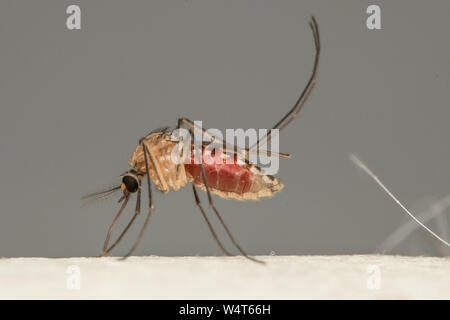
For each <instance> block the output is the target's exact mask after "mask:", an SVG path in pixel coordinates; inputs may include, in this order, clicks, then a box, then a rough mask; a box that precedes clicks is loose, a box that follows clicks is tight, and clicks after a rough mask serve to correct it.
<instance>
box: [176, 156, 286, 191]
mask: <svg viewBox="0 0 450 320" xmlns="http://www.w3.org/2000/svg"><path fill="white" fill-rule="evenodd" d="M202 153H203V155H202V156H203V161H202V163H203V167H204V169H205V175H206V179H207V181H208V186H209V188H210V190H211V192H213V193H215V194H217V195H219V196H221V197H224V198H228V197H232V198H236V199H257V198H259V197H267V196H271V195H272V193H274V192H276V191H279V190H281V188H282V187H283V185H282V184H281V183H280V182H279V180H278V179H276V178H274V177H272V176H268V175H264V174H262V173H261V172H260V170H259V169H258V168H257V167H255V166H252V165H248V164H246V163H244V162H241V161H238V159H237V157H236V156H232V155H227V154H224V153H223V152H222V151H221V150H216V152H215V153H214V152H212V154H211V158H210V160H209V161H207V160H208V159H206V156H205V152H204V150H203V152H202ZM226 159H229V162H231V159H232V162H233V163H226V162H227V161H226ZM184 168H185V171H186V175H187V177H188V179H189V180H190V181H191V182H192V183H193V184H195V185H197V186H200V187H203V188H204V183H203V178H202V174H201V168H200V164H196V163H194V155H193V152H192V155H191V163H189V164H185V165H184Z"/></svg>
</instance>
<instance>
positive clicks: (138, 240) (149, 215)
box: [123, 140, 155, 259]
mask: <svg viewBox="0 0 450 320" xmlns="http://www.w3.org/2000/svg"><path fill="white" fill-rule="evenodd" d="M141 144H142V148H143V151H144V160H145V171H146V174H147V184H148V201H149V203H148V208H149V209H148V213H147V217H146V218H145V221H144V225H143V226H142V228H141V231H140V232H139V235H138V237H137V239H136V242H135V243H134V245H133V247H131V249H130V251H128V253H127V254H126V255H125V256H124V257H123V259H126V258H128V257H129V256H130V255H131V254H132V253H133V252H134V250H135V249H136V247H137V246H138V245H139V242H141V239H142V236H143V235H144V232H145V229H146V228H147V225H148V222H149V221H150V217H151V215H152V212H153V210H154V208H155V207H154V206H153V198H152V188H151V183H150V169H149V166H148V158H147V154H150V158H152V154H151V152H150V150H148V149H147V146H146V145H145V142H144V141H143V140H142V141H141ZM136 206H137V204H136Z"/></svg>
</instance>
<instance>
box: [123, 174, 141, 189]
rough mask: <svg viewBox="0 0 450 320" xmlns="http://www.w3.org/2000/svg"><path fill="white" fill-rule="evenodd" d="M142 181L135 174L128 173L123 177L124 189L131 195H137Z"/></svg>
mask: <svg viewBox="0 0 450 320" xmlns="http://www.w3.org/2000/svg"><path fill="white" fill-rule="evenodd" d="M139 182H140V179H139V178H138V177H137V176H136V174H134V173H133V172H127V173H125V174H124V175H123V176H122V189H126V190H127V191H128V192H129V193H135V192H136V191H138V189H139V185H140V183H139Z"/></svg>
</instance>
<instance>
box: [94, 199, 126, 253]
mask: <svg viewBox="0 0 450 320" xmlns="http://www.w3.org/2000/svg"><path fill="white" fill-rule="evenodd" d="M128 199H129V196H128V195H127V196H126V197H125V201H124V202H123V203H122V206H121V207H120V209H119V212H117V215H116V217H115V218H114V220H113V222H112V223H111V225H110V226H109V229H108V233H107V234H106V239H105V243H104V244H103V251H102V255H101V257H104V256H105V255H106V254H107V253H106V249H107V248H108V243H109V239H110V238H111V233H112V231H113V229H114V226H115V225H116V223H117V220H119V217H120V215H121V214H122V212H123V210H124V209H125V207H126V205H127V203H128Z"/></svg>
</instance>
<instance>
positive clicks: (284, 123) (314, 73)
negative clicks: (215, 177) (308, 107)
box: [250, 16, 320, 149]
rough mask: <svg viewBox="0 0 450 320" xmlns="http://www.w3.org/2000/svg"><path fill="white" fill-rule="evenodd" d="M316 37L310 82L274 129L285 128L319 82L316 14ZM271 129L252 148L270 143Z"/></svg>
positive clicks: (314, 22)
mask: <svg viewBox="0 0 450 320" xmlns="http://www.w3.org/2000/svg"><path fill="white" fill-rule="evenodd" d="M309 25H310V27H311V29H312V32H313V37H314V45H315V48H316V56H315V60H314V66H313V71H312V74H311V77H310V79H309V81H308V84H307V85H306V87H305V88H304V89H303V92H302V94H301V95H300V97H299V98H298V100H297V102H296V103H295V104H294V106H293V107H292V109H291V110H290V111H289V112H288V113H287V114H286V115H285V116H284V117H283V118H281V120H280V121H278V122H277V123H276V124H275V125H274V126H273V128H272V129H279V130H280V131H281V130H283V129H284V128H285V127H286V126H287V125H288V124H289V123H291V122H292V121H293V120H294V119H295V118H296V117H297V115H298V113H299V112H300V110H301V109H302V107H303V105H304V104H305V102H306V100H308V97H309V95H310V94H311V91H312V90H313V88H314V86H315V84H316V82H317V73H318V70H319V58H320V34H319V26H318V25H317V21H316V18H314V16H312V17H311V21H310V23H309ZM270 135H271V131H269V132H268V133H267V135H265V136H264V137H263V138H262V139H259V140H258V142H257V143H256V144H255V145H254V146H252V147H250V149H252V148H254V147H255V146H258V147H260V146H261V145H264V144H266V143H268V142H269V141H270V139H271V136H270Z"/></svg>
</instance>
